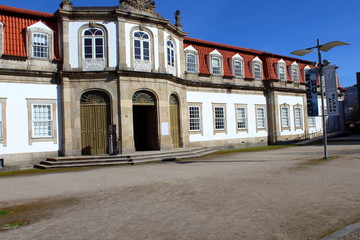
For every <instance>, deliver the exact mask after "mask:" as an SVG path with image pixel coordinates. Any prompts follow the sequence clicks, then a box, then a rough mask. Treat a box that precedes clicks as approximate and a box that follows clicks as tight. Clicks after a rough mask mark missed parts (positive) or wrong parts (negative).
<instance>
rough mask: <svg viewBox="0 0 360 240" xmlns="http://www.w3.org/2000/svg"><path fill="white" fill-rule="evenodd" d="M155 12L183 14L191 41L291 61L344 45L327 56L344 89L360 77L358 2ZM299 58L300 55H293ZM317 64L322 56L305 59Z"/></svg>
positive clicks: (49, 5) (312, 0)
mask: <svg viewBox="0 0 360 240" xmlns="http://www.w3.org/2000/svg"><path fill="white" fill-rule="evenodd" d="M60 2H61V0H51V1H49V0H31V1H30V0H28V1H25V0H2V1H1V3H0V4H3V5H7V6H13V7H19V8H25V9H31V10H37V11H43V12H50V13H53V12H55V11H56V10H57V9H58V7H59V4H60ZM72 2H73V5H74V6H116V5H117V4H118V3H119V1H118V0H97V1H96V0H72ZM155 2H156V11H157V12H158V13H159V14H160V15H162V16H163V17H164V18H166V19H169V20H170V21H171V22H172V23H174V22H175V20H174V12H175V11H176V10H178V9H179V10H180V11H181V19H182V25H183V30H184V31H185V32H188V33H189V35H188V36H189V37H193V38H198V39H202V40H208V41H213V42H219V43H224V44H230V45H235V46H240V47H246V48H252V49H257V50H261V51H267V52H271V53H276V54H280V55H286V56H290V52H292V51H294V50H298V49H303V48H308V47H312V46H315V45H316V39H318V38H319V39H320V41H321V43H327V42H331V41H336V40H338V41H343V42H347V43H350V44H351V45H349V46H340V47H336V48H333V49H331V50H330V51H329V52H327V53H322V57H323V59H326V60H328V61H330V62H331V63H332V64H335V65H337V66H339V67H340V68H339V69H338V73H339V77H340V82H341V85H342V87H348V86H352V85H354V84H355V83H356V72H360V1H359V0H343V1H338V0H336V1H335V0H302V1H289V0H273V1H269V0H257V1H251V0H246V1H245V0H223V1H216V0H178V1H174V0H173V1H171V0H170V1H169V0H155ZM294 57H296V56H294ZM301 58H303V59H306V60H310V61H316V60H317V55H316V54H315V53H314V54H308V55H305V56H304V57H301Z"/></svg>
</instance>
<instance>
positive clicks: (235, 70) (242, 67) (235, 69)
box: [233, 58, 244, 78]
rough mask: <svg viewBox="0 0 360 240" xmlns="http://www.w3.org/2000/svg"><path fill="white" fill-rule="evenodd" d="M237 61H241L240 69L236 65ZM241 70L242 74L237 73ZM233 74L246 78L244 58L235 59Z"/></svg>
mask: <svg viewBox="0 0 360 240" xmlns="http://www.w3.org/2000/svg"><path fill="white" fill-rule="evenodd" d="M236 63H240V69H238V68H237V67H236ZM238 66H239V65H238ZM239 72H240V74H237V73H239ZM233 75H234V77H236V78H244V60H241V59H240V58H236V59H233Z"/></svg>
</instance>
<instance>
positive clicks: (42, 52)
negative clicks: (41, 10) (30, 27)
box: [32, 33, 49, 58]
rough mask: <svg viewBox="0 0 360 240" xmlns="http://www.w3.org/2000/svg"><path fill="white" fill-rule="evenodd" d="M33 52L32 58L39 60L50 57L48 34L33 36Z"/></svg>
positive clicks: (35, 34)
mask: <svg viewBox="0 0 360 240" xmlns="http://www.w3.org/2000/svg"><path fill="white" fill-rule="evenodd" d="M32 47H33V51H32V54H33V55H32V56H33V57H38V58H48V57H49V37H48V35H47V34H42V33H34V34H33V46H32Z"/></svg>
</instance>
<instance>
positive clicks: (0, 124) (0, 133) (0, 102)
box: [0, 98, 6, 147]
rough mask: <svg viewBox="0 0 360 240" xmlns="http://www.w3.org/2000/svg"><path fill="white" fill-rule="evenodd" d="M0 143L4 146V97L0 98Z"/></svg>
mask: <svg viewBox="0 0 360 240" xmlns="http://www.w3.org/2000/svg"><path fill="white" fill-rule="evenodd" d="M0 144H2V145H3V147H6V98H0Z"/></svg>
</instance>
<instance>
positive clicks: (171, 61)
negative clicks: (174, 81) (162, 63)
mask: <svg viewBox="0 0 360 240" xmlns="http://www.w3.org/2000/svg"><path fill="white" fill-rule="evenodd" d="M169 43H170V46H169ZM166 52H167V54H166V56H167V58H166V60H167V66H170V67H175V44H174V42H173V41H171V40H170V39H169V40H167V41H166Z"/></svg>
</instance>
